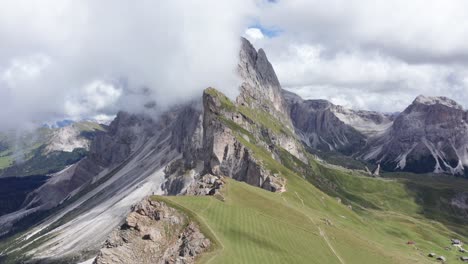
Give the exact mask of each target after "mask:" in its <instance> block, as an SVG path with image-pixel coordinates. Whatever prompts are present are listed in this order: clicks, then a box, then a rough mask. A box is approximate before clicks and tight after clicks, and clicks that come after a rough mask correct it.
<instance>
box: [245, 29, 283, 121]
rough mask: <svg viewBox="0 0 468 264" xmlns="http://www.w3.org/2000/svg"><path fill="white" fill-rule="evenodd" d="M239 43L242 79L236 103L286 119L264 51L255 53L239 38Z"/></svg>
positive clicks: (278, 84)
mask: <svg viewBox="0 0 468 264" xmlns="http://www.w3.org/2000/svg"><path fill="white" fill-rule="evenodd" d="M241 42H242V45H241V50H240V53H239V65H238V72H239V75H240V77H241V78H242V85H241V87H240V90H241V92H240V95H239V97H238V98H237V102H238V103H240V104H244V105H248V106H250V107H253V108H257V109H263V110H265V111H267V112H269V113H270V114H272V115H274V116H277V114H278V113H280V115H283V116H284V117H286V116H287V111H286V105H285V101H284V98H283V95H282V89H281V85H280V83H279V81H278V78H277V76H276V73H275V70H274V69H273V66H272V65H271V63H270V62H269V61H268V58H267V55H266V53H265V51H264V50H263V49H259V50H258V51H257V50H256V49H255V47H254V46H253V45H252V44H251V43H250V42H249V41H248V40H247V39H245V38H241ZM288 123H290V122H289V121H288Z"/></svg>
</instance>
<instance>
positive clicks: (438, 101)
mask: <svg viewBox="0 0 468 264" xmlns="http://www.w3.org/2000/svg"><path fill="white" fill-rule="evenodd" d="M413 104H423V105H445V106H447V107H450V108H456V109H460V110H462V109H463V107H462V106H461V105H459V104H458V103H457V102H455V101H454V100H452V99H450V98H447V97H445V96H424V95H419V96H418V97H416V99H414V101H413Z"/></svg>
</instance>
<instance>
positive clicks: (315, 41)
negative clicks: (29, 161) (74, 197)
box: [0, 0, 468, 128]
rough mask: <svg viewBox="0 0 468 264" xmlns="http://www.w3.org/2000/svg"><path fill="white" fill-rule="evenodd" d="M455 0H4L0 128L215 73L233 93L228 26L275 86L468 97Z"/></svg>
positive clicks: (367, 97) (340, 98)
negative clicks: (271, 71) (265, 65)
mask: <svg viewBox="0 0 468 264" xmlns="http://www.w3.org/2000/svg"><path fill="white" fill-rule="evenodd" d="M466 10H468V1H465V0H430V1H428V0H392V1H388V0H352V1H350V0H328V1H315V0H288V1H281V0H278V1H266V0H236V1H219V0H203V1H184V0H170V1H169V0H160V1H152V0H151V1H150V0H141V1H130V0H101V1H93V0H82V1H73V0H42V1H33V0H29V1H26V0H5V1H1V3H0V40H1V41H0V105H1V106H2V111H0V128H9V127H15V126H18V125H19V124H25V123H32V124H37V123H42V122H48V121H53V120H60V119H64V118H73V119H81V118H101V119H106V118H108V117H111V116H112V115H113V114H115V112H116V111H117V110H119V109H126V110H136V109H139V108H140V107H141V106H142V105H144V104H145V103H148V102H151V101H154V102H156V103H157V104H158V105H160V106H167V105H171V104H174V103H177V102H181V101H184V100H187V99H189V98H193V97H195V96H199V95H200V94H201V91H202V90H203V89H204V88H206V87H208V86H214V87H217V88H219V89H221V90H222V91H223V92H225V93H227V94H228V95H230V96H231V97H232V96H235V94H236V93H237V85H238V81H239V80H238V79H237V77H236V75H235V66H236V63H237V54H238V53H237V49H238V47H239V36H241V35H244V36H246V37H247V38H248V39H250V40H251V41H252V42H253V44H254V45H255V46H256V47H257V48H258V47H262V48H264V49H265V51H266V53H267V55H268V57H269V59H270V61H271V62H272V63H273V66H274V67H275V69H276V72H277V74H278V77H279V79H280V81H281V83H282V85H283V87H284V88H286V89H289V90H292V91H295V92H297V93H298V94H300V95H301V96H303V97H305V98H324V99H329V100H331V101H332V102H334V103H336V104H341V105H345V106H347V107H351V108H356V109H369V110H378V111H386V112H394V111H401V110H403V109H404V108H405V107H406V106H407V105H408V104H409V103H410V102H411V101H412V100H413V99H414V98H415V97H416V96H417V95H419V94H425V95H444V96H448V97H451V98H453V99H455V100H457V101H458V102H459V103H461V104H462V105H464V106H465V108H466V107H467V106H468V90H467V87H468V44H467V43H468V16H467V15H466Z"/></svg>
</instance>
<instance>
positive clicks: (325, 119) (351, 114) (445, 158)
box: [283, 91, 468, 175]
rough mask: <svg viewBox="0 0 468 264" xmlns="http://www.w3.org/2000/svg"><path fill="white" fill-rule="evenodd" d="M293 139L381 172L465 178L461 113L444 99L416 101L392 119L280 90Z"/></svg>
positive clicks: (466, 130)
mask: <svg viewBox="0 0 468 264" xmlns="http://www.w3.org/2000/svg"><path fill="white" fill-rule="evenodd" d="M283 93H284V95H285V98H286V101H287V103H288V109H289V113H290V116H291V119H292V121H293V124H294V126H295V128H296V132H297V134H298V135H299V136H300V137H301V139H302V141H303V142H304V143H305V144H306V145H308V146H309V147H311V148H313V149H317V150H322V151H335V152H339V153H341V154H345V155H348V156H351V157H354V158H356V159H359V160H363V161H365V162H368V163H371V164H373V165H374V166H379V167H381V168H382V169H383V170H385V171H409V172H416V173H446V174H452V175H467V172H466V171H467V170H466V168H467V166H468V158H467V157H468V152H467V151H468V145H467V144H468V137H467V135H468V125H467V116H468V114H467V112H466V111H465V110H464V109H463V108H462V107H461V106H460V105H459V104H457V103H456V102H455V101H453V100H451V99H448V98H445V97H425V96H419V97H418V98H416V99H415V100H414V102H413V103H412V104H411V105H410V106H408V108H406V109H405V110H404V111H403V112H402V113H399V114H398V115H396V116H394V115H388V114H381V113H377V112H372V111H356V110H351V109H346V108H344V107H341V106H336V105H334V104H332V103H330V102H328V101H326V100H303V99H301V98H300V97H299V96H297V95H295V94H293V93H291V92H287V91H284V92H283Z"/></svg>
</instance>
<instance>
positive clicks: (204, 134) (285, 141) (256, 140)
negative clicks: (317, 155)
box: [163, 39, 307, 194]
mask: <svg viewBox="0 0 468 264" xmlns="http://www.w3.org/2000/svg"><path fill="white" fill-rule="evenodd" d="M238 72H239V75H240V77H241V79H242V85H241V87H240V94H239V96H238V97H237V99H236V102H231V101H230V99H229V98H227V97H226V96H225V95H223V94H222V93H220V92H219V91H217V90H216V89H214V88H208V89H206V90H205V92H204V93H203V115H202V117H201V122H200V123H198V126H199V128H198V130H197V131H200V132H201V133H200V134H197V135H194V138H195V137H196V138H197V140H195V141H197V142H199V143H200V142H201V143H200V144H198V145H196V146H200V147H199V148H198V149H197V148H190V149H188V150H187V152H184V158H183V159H181V160H178V161H176V162H174V164H177V166H174V165H171V166H169V169H168V170H166V173H167V181H166V182H165V184H164V188H163V189H164V190H165V191H166V192H167V193H168V194H178V193H187V192H188V191H189V190H191V189H192V188H190V187H189V186H191V185H193V184H197V179H199V178H200V177H201V176H203V175H205V174H212V175H216V176H227V177H231V178H234V179H236V180H239V181H244V182H247V183H249V184H251V185H254V186H258V187H261V188H264V189H267V190H270V191H283V190H284V188H285V186H284V184H285V182H284V180H283V179H282V178H281V177H277V176H276V175H275V173H274V172H272V171H271V170H268V169H267V168H265V166H263V164H262V163H261V162H260V161H259V160H258V158H257V157H255V154H254V151H253V148H252V146H256V145H258V146H261V148H265V149H267V150H268V151H269V154H268V155H271V156H273V157H276V158H277V159H279V158H278V148H281V149H284V150H286V151H288V152H289V153H291V154H292V155H294V156H295V157H296V158H298V159H300V160H302V161H304V162H307V159H306V155H305V154H304V150H303V147H302V145H301V143H300V141H299V140H298V139H297V136H296V135H295V133H294V132H293V126H292V121H291V119H290V117H289V115H288V114H287V105H286V101H285V99H284V97H283V94H282V89H281V85H280V83H279V81H278V79H277V77H276V74H275V72H274V70H273V67H272V66H271V64H270V62H269V61H268V59H267V57H266V55H265V52H264V51H263V50H259V51H258V52H257V51H256V50H255V48H254V47H253V46H252V45H251V44H250V43H249V42H248V41H247V40H246V39H242V45H241V50H240V53H239V65H238ZM181 167H182V169H181Z"/></svg>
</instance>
